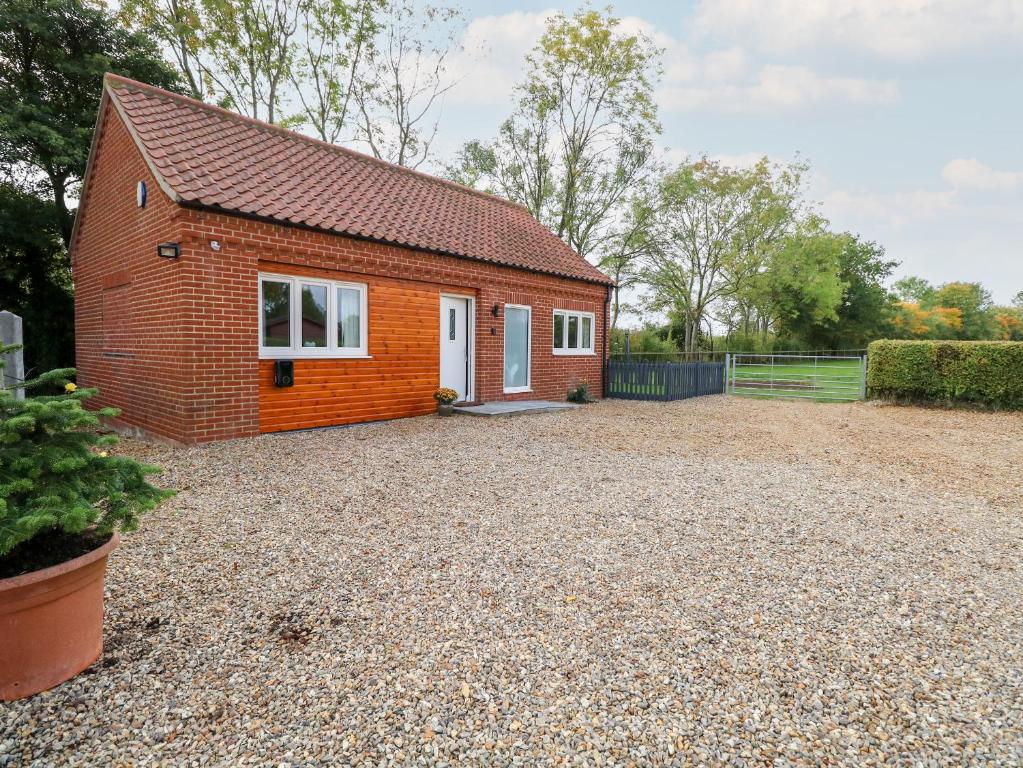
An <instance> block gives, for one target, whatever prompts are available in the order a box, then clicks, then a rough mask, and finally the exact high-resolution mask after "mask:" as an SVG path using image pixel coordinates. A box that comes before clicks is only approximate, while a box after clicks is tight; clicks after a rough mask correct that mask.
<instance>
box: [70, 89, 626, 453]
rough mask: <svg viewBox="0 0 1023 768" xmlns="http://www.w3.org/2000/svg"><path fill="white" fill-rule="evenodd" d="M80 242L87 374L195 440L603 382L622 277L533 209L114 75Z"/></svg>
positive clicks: (143, 426)
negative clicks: (611, 304) (448, 393)
mask: <svg viewBox="0 0 1023 768" xmlns="http://www.w3.org/2000/svg"><path fill="white" fill-rule="evenodd" d="M71 257H72V266H73V272H74V281H75V297H76V300H75V323H76V333H77V365H78V371H79V374H78V375H79V383H80V384H83V385H86V386H95V387H99V389H100V395H99V397H98V398H97V399H96V400H97V401H99V402H100V403H101V404H102V405H112V406H116V407H118V408H120V409H121V410H122V416H121V420H122V422H123V423H124V424H125V425H126V426H130V427H134V428H137V429H140V430H143V431H145V432H148V433H152V434H156V435H161V436H164V437H166V438H170V439H172V440H175V441H179V442H182V443H194V442H204V441H209V440H220V439H224V438H232V437H242V436H246V435H255V434H257V433H260V432H273V431H278V430H287V429H297V428H305V427H314V426H326V425H334V424H348V423H353V422H360V421H370V420H376V419H388V418H395V417H400V416H416V415H420V414H426V413H429V412H431V411H433V410H434V408H435V403H434V401H433V399H432V395H433V391H434V390H435V389H436V387H437V386H438V385H443V386H450V387H452V388H454V389H456V390H457V391H458V392H459V395H460V397H461V398H462V399H463V400H465V401H472V402H484V401H494V400H510V399H552V400H563V399H564V398H565V393H566V392H567V390H568V388H569V387H570V386H573V385H575V384H577V383H579V382H582V381H585V382H587V383H588V384H589V386H590V388H591V391H593V392H595V393H598V394H599V393H600V392H601V391H602V388H603V381H602V378H603V362H604V359H605V357H606V350H607V338H606V328H607V317H608V312H607V309H608V292H609V289H610V285H611V281H610V280H609V279H608V278H607V277H606V276H604V275H603V274H602V273H600V272H599V271H598V270H597V269H595V268H594V267H593V266H592V265H590V264H589V263H588V262H586V261H585V260H584V259H583V258H581V257H580V256H579V255H578V254H576V253H575V252H574V251H572V250H571V249H570V248H569V247H568V246H567V245H565V244H564V243H563V242H562V241H561V240H560V239H558V238H557V237H555V236H554V235H553V234H552V233H551V232H550V231H549V230H547V229H546V228H545V227H544V226H542V225H541V224H540V223H539V222H537V221H536V220H535V219H533V218H532V217H531V216H530V215H529V214H528V213H527V212H526V210H525V209H524V208H522V207H520V206H518V205H515V204H513V203H510V202H507V201H504V200H501V199H498V198H496V197H493V196H491V195H487V194H483V193H480V192H477V191H474V190H471V189H467V188H465V187H461V186H459V185H457V184H453V183H451V182H448V181H444V180H442V179H437V178H434V177H431V176H428V175H426V174H423V173H419V172H416V171H412V170H408V169H405V168H401V167H398V166H394V165H390V164H388V163H384V162H381V161H378V160H375V159H373V158H371V157H367V156H365V155H362V154H359V153H357V152H352V151H350V150H347V149H343V148H340V147H336V146H332V145H329V144H325V143H322V142H319V141H316V140H314V139H311V138H308V137H305V136H301V135H298V134H295V133H291V132H289V131H285V130H282V129H280V128H277V127H274V126H271V125H267V124H265V123H261V122H259V121H255V120H250V119H248V118H244V117H240V116H239V115H236V114H234V113H231V112H227V111H225V110H222V109H218V108H216V107H212V106H209V105H207V104H203V103H201V102H198V101H194V100H192V99H188V98H185V97H182V96H178V95H175V94H171V93H168V92H166V91H162V90H159V89H156V88H153V87H150V86H148V85H144V84H141V83H136V82H133V81H130V80H125V79H123V78H120V77H116V76H112V75H108V76H107V77H106V80H105V84H104V89H103V98H102V101H101V104H100V109H99V117H98V121H97V129H96V133H95V137H94V139H93V145H92V151H91V154H90V158H89V166H88V170H87V172H86V176H85V181H84V185H83V191H82V200H81V206H80V208H79V213H78V218H77V221H76V222H75V232H74V236H73V238H72V245H71ZM279 361H292V367H293V382H292V383H291V386H280V385H281V384H287V383H288V381H287V380H286V377H285V378H282V376H283V375H284V374H286V373H287V362H284V363H281V362H279ZM275 372H276V375H275Z"/></svg>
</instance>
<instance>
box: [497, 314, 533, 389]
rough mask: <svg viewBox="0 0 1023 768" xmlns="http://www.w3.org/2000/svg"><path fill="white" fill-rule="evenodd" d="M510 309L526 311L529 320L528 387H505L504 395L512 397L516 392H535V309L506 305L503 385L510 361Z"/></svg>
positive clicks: (527, 324)
mask: <svg viewBox="0 0 1023 768" xmlns="http://www.w3.org/2000/svg"><path fill="white" fill-rule="evenodd" d="M509 309H524V310H526V312H527V313H528V314H527V317H528V320H527V321H526V386H524V387H507V386H506V387H505V388H504V393H505V394H506V395H511V394H514V393H516V392H532V391H533V308H532V307H531V306H529V305H528V304H505V305H504V334H503V335H504V339H503V340H502V347H503V349H502V352H501V384H502V385H503V384H504V366H505V361H506V360H507V359H508V310H509Z"/></svg>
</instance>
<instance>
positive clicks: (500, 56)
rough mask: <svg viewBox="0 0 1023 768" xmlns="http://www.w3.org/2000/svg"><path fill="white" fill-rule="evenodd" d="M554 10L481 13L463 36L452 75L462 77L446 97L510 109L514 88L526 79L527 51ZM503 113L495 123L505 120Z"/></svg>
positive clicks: (451, 69)
mask: <svg viewBox="0 0 1023 768" xmlns="http://www.w3.org/2000/svg"><path fill="white" fill-rule="evenodd" d="M555 13H556V11H555V10H554V9H548V10H546V11H537V12H529V13H526V12H522V11H515V12H513V13H506V14H502V15H500V16H477V17H476V18H474V19H473V20H472V21H471V22H470V23H469V25H468V27H466V30H465V34H464V35H463V36H462V50H461V51H459V52H458V53H457V54H456V55H455V56H453V57H452V59H451V61H450V64H449V74H450V75H451V76H453V77H454V78H457V79H458V84H457V85H455V87H454V88H452V89H451V90H450V91H449V92H448V94H447V97H446V99H445V100H446V101H447V102H448V103H451V104H480V105H500V106H501V107H503V108H506V111H510V110H509V109H507V108H509V105H510V103H511V101H512V91H513V89H514V88H515V85H516V84H517V83H519V82H520V81H521V80H522V67H523V61H524V59H525V56H526V54H527V53H528V52H529V51H530V49H531V48H532V47H533V45H534V44H535V43H536V41H537V40H538V39H539V38H540V35H542V34H543V31H544V26H545V24H546V23H547V19H548V18H549V17H551V16H553V15H554V14H555ZM505 117H506V115H505V114H504V113H503V112H502V114H501V115H500V117H499V118H498V119H497V121H495V122H499V121H500V120H503V119H504V118H505Z"/></svg>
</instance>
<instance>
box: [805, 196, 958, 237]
mask: <svg viewBox="0 0 1023 768" xmlns="http://www.w3.org/2000/svg"><path fill="white" fill-rule="evenodd" d="M956 207H957V199H956V194H955V192H954V191H948V190H946V191H932V190H926V189H917V190H909V191H905V192H870V191H867V190H847V189H834V190H830V191H827V192H825V193H824V194H823V195H821V209H822V212H823V213H824V215H825V216H826V217H827V218H829V219H832V220H833V222H834V223H837V224H840V225H841V226H844V227H848V226H849V224H848V223H847V222H851V223H853V224H854V226H855V228H856V229H857V230H859V231H862V232H870V231H871V227H872V225H873V224H876V223H881V224H884V225H887V226H890V227H896V228H898V227H903V226H906V225H909V224H914V223H917V222H921V221H934V220H935V219H937V218H938V217H939V216H943V215H946V214H948V213H950V212H952V211H954V210H956Z"/></svg>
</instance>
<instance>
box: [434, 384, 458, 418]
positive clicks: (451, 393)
mask: <svg viewBox="0 0 1023 768" xmlns="http://www.w3.org/2000/svg"><path fill="white" fill-rule="evenodd" d="M433 399H434V400H436V401H437V413H439V414H440V415H441V416H450V415H451V412H452V410H453V403H454V402H455V400H457V399H458V393H457V392H456V391H455V390H453V389H451V387H438V388H437V391H436V392H434V393H433Z"/></svg>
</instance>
